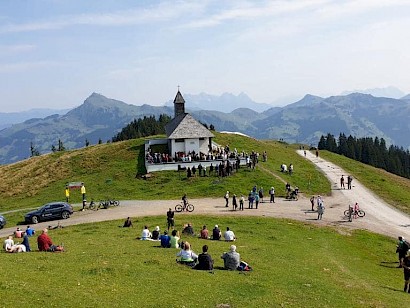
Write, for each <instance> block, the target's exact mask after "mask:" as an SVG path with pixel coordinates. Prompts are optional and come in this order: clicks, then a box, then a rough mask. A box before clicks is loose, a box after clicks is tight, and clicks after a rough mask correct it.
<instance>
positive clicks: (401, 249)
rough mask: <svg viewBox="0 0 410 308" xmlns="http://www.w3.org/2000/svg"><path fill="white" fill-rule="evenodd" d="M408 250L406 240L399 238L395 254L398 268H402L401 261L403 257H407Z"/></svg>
mask: <svg viewBox="0 0 410 308" xmlns="http://www.w3.org/2000/svg"><path fill="white" fill-rule="evenodd" d="M408 250H409V244H408V243H407V242H406V240H405V239H404V238H403V237H401V236H399V242H398V244H397V249H396V252H397V253H398V254H399V263H400V264H399V266H398V267H402V261H403V259H404V257H405V256H406V255H407V252H408Z"/></svg>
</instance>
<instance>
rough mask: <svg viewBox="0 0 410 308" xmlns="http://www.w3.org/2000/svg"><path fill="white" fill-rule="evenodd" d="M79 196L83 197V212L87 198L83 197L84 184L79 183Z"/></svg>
mask: <svg viewBox="0 0 410 308" xmlns="http://www.w3.org/2000/svg"><path fill="white" fill-rule="evenodd" d="M81 195H82V197H83V209H82V210H83V211H84V209H85V205H86V203H87V198H86V197H85V186H84V183H81Z"/></svg>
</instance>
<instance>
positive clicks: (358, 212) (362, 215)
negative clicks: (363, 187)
mask: <svg viewBox="0 0 410 308" xmlns="http://www.w3.org/2000/svg"><path fill="white" fill-rule="evenodd" d="M365 215H366V213H365V212H364V211H363V210H358V211H357V216H359V217H364V216H365Z"/></svg>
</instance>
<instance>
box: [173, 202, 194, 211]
mask: <svg viewBox="0 0 410 308" xmlns="http://www.w3.org/2000/svg"><path fill="white" fill-rule="evenodd" d="M194 209H195V207H194V206H193V205H192V204H190V203H187V204H186V205H185V204H184V203H183V202H181V203H179V204H177V205H176V206H175V212H178V213H179V212H182V211H187V212H192V211H193V210H194Z"/></svg>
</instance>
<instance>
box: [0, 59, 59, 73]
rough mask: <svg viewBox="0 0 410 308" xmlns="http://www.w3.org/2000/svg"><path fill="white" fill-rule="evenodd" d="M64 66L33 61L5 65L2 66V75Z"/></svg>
mask: <svg viewBox="0 0 410 308" xmlns="http://www.w3.org/2000/svg"><path fill="white" fill-rule="evenodd" d="M62 65H63V64H61V63H57V62H53V61H33V62H19V63H4V64H0V73H19V72H25V71H28V70H35V69H39V68H46V67H51V66H62Z"/></svg>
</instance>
